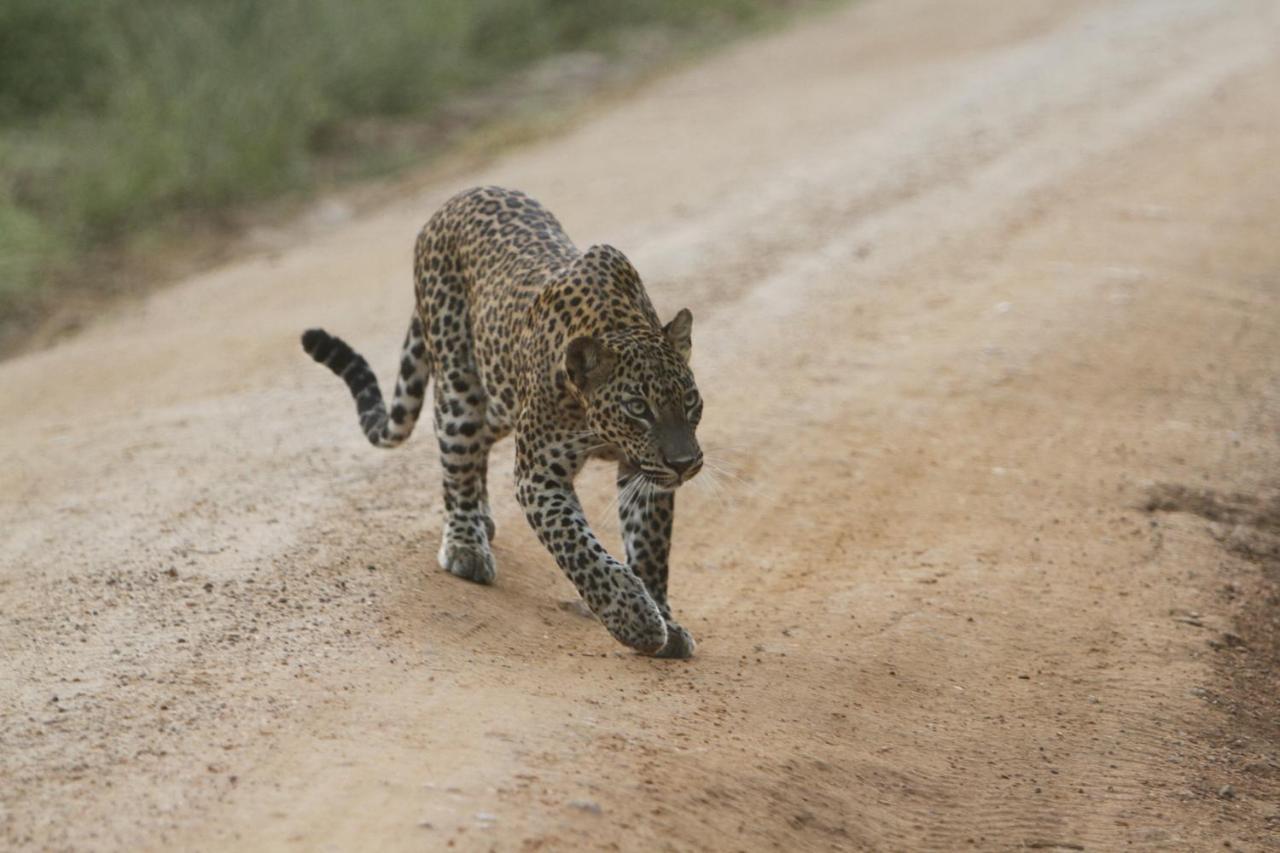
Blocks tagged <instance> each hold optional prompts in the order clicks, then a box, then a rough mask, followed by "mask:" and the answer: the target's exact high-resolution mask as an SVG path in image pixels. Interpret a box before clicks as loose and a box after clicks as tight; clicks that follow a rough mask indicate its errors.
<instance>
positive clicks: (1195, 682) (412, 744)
mask: <svg viewBox="0 0 1280 853" xmlns="http://www.w3.org/2000/svg"><path fill="white" fill-rule="evenodd" d="M1277 45H1280V4H1277V3H1275V2H1268V0H1233V2H1230V3H1227V2H1222V0H1117V1H1116V2H1094V1H1093V0H1070V2H1067V0H1021V1H1020V2H1018V3H1008V2H996V0H969V2H965V3H954V2H947V0H872V1H870V2H863V3H859V4H856V5H853V6H850V7H847V8H842V9H839V10H836V11H834V12H831V13H829V14H825V15H823V16H821V17H818V18H811V19H808V20H806V21H805V22H803V23H801V24H799V25H797V26H795V27H793V28H791V29H789V30H787V31H785V32H781V33H777V34H773V35H769V36H765V37H761V38H757V39H754V40H752V41H750V42H748V43H743V44H740V45H738V46H736V47H734V48H733V49H731V50H728V51H726V52H723V53H721V54H719V55H718V56H716V57H715V58H713V59H712V60H710V61H708V62H705V63H704V64H701V65H698V66H696V67H692V68H688V69H685V70H683V71H681V72H679V73H676V74H673V75H671V76H668V77H666V78H664V79H662V80H659V81H656V82H654V83H652V84H651V85H648V86H646V87H645V88H644V89H643V90H641V91H639V92H636V93H634V94H633V95H631V96H629V97H627V98H626V99H625V100H622V101H620V102H617V103H613V104H610V105H607V106H605V107H601V108H599V109H597V110H595V111H594V112H593V113H591V114H590V115H588V116H587V117H586V118H584V119H583V120H582V121H580V122H579V123H578V124H577V125H576V126H574V127H573V128H571V129H569V130H568V131H566V132H565V133H563V134H561V135H560V136H559V137H557V138H555V139H552V140H548V141H544V142H540V143H537V144H534V145H532V146H529V147H526V148H523V149H521V150H519V151H515V152H512V153H510V154H508V155H506V156H504V157H503V158H502V159H500V160H498V161H497V162H494V163H492V164H490V165H488V166H485V167H483V168H481V169H478V170H475V171H472V172H470V173H467V174H463V175H458V174H451V175H449V176H448V177H447V178H441V179H439V180H436V181H434V182H430V183H429V185H428V186H427V187H426V188H425V189H417V190H414V191H412V192H407V193H406V194H405V196H404V197H403V198H402V199H401V200H399V201H395V202H393V203H391V204H389V205H387V206H386V207H384V208H381V209H378V210H376V211H373V212H371V213H369V214H367V215H363V214H362V215H360V216H358V217H356V218H354V219H349V220H346V221H341V218H340V217H336V218H334V219H333V221H329V222H328V223H327V224H324V222H323V221H322V222H321V225H318V226H317V227H315V228H312V229H310V230H308V231H306V232H304V233H302V234H301V235H300V236H296V237H295V238H291V239H289V240H287V241H284V242H282V244H281V245H280V246H279V247H278V249H276V250H274V251H270V252H262V253H258V254H255V255H253V256H250V257H247V258H244V259H242V260H240V261H237V262H235V263H233V264H230V265H227V266H225V267H223V268H220V269H218V270H215V271H213V272H211V273H208V274H204V275H200V276H198V277H195V278H192V279H190V280H187V281H184V282H181V283H179V284H177V285H176V286H174V287H173V288H170V289H167V290H165V291H163V292H161V293H158V294H156V295H155V296H154V297H152V298H150V299H148V300H146V301H145V303H143V304H141V305H134V306H131V307H128V308H126V309H121V310H118V311H117V312H115V313H114V314H113V315H112V316H109V317H104V318H103V319H102V320H101V321H100V322H99V323H97V324H96V325H94V326H93V327H92V328H90V329H88V330H86V331H85V332H84V333H82V334H80V335H78V336H77V337H75V338H74V339H72V340H70V341H67V342H65V343H63V344H60V345H58V346H57V347H55V348H53V349H50V350H46V351H44V352H40V353H35V354H29V355H26V356H23V357H20V358H16V359H13V360H11V361H9V362H6V363H4V364H3V365H0V412H2V413H3V414H2V415H0V417H2V420H0V518H3V528H2V529H3V535H2V537H0V679H2V680H3V690H2V692H0V714H2V717H0V846H3V847H6V848H10V849H13V848H17V849H24V848H30V849H43V848H50V849H120V850H134V849H142V848H150V849H208V850H217V849H231V850H244V849H280V848H298V849H333V850H354V849H378V850H396V849H404V850H411V849H412V850H421V849H429V850H432V849H442V848H446V847H454V848H456V849H468V850H483V849H490V848H493V849H498V850H522V849H530V850H532V849H547V850H565V849H586V848H592V849H595V848H599V849H623V850H663V849H671V850H698V849H726V850H729V849H743V850H759V849H785V850H809V849H814V850H819V849H832V850H837V849H838V850H847V849H855V850H856V849H879V850H945V851H951V850H959V849H967V848H974V849H984V850H985V849H998V850H1002V849H1022V848H1032V849H1046V850H1053V849H1057V850H1079V849H1085V850H1119V849H1125V850H1129V849H1138V850H1170V849H1174V850H1208V849H1222V848H1223V847H1224V845H1227V846H1231V847H1232V848H1233V849H1235V848H1241V849H1255V850H1256V849H1274V848H1275V847H1276V846H1277V837H1278V835H1280V777H1278V774H1277V762H1278V761H1280V756H1278V752H1280V731H1278V724H1277V713H1278V711H1280V708H1278V707H1277V699H1276V697H1277V693H1278V691H1280V684H1277V677H1276V670H1275V668H1274V667H1273V665H1272V663H1273V659H1272V658H1271V657H1270V656H1269V655H1270V654H1271V653H1272V652H1274V651H1275V648H1276V645H1277V639H1276V638H1277V635H1278V633H1280V631H1278V630H1277V618H1276V612H1277V599H1276V597H1275V587H1274V586H1273V585H1270V582H1269V581H1268V573H1269V572H1270V573H1272V580H1274V573H1275V571H1276V560H1277V556H1278V554H1280V550H1278V549H1277V538H1276V537H1277V531H1278V530H1280V504H1277V503H1275V500H1276V498H1275V495H1276V487H1277V474H1278V473H1280V464H1278V463H1280V443H1278V441H1277V439H1278V437H1280V382H1278V380H1277V373H1278V368H1280V295H1278V294H1280V230H1278V226H1277V223H1280V143H1278V140H1280V96H1278V95H1277V89H1278V88H1280V49H1278V48H1277ZM479 183H499V184H504V185H511V186H517V187H520V188H523V189H525V190H527V191H529V192H530V193H532V194H534V195H535V196H537V197H539V198H540V199H541V200H542V201H544V203H546V204H547V205H548V206H549V207H550V208H551V209H552V210H554V211H555V212H556V213H557V214H558V215H559V216H560V218H561V219H562V221H563V222H564V223H565V225H566V227H567V228H568V230H569V232H570V233H571V234H572V235H574V237H575V239H576V240H577V241H578V243H579V245H581V246H587V245H589V244H591V243H594V242H610V243H612V244H614V245H616V246H618V247H620V248H621V249H623V251H625V252H626V253H628V254H629V255H630V257H631V258H632V260H633V261H634V262H635V263H636V265H637V266H638V268H639V269H640V270H641V272H642V274H643V275H644V276H645V278H646V281H647V283H648V287H649V290H650V292H651V294H652V296H653V297H654V299H655V302H656V303H657V304H658V306H659V308H660V311H661V312H662V313H663V314H668V315H669V314H671V313H673V312H674V311H676V310H677V309H678V308H680V307H682V306H686V305H687V306H689V307H690V308H692V310H693V313H694V316H695V318H696V319H695V327H694V335H695V362H694V364H695V369H696V371H697V374H698V377H699V382H700V385H701V388H702V390H703V394H704V397H705V399H706V411H707V414H706V418H705V420H704V425H703V427H702V430H701V434H702V438H703V441H704V443H705V444H706V446H707V447H708V449H709V452H710V454H711V458H712V459H713V461H715V463H716V465H717V466H718V467H719V468H720V469H721V470H720V472H719V474H718V476H716V477H714V478H713V476H712V475H713V474H715V473H716V472H710V473H709V474H707V475H703V476H701V477H699V478H698V480H695V481H694V482H693V483H692V484H690V485H689V486H688V487H686V488H685V489H684V490H683V491H682V492H681V494H680V497H679V505H680V512H679V517H678V519H677V530H676V545H675V550H674V556H673V581H672V587H673V590H672V595H673V601H674V602H675V606H676V608H677V611H678V613H679V615H680V617H681V621H682V622H683V623H684V624H685V625H686V626H688V627H689V628H690V630H691V631H692V632H693V633H694V634H695V636H696V637H697V638H698V640H699V643H700V645H699V649H698V654H697V656H696V657H695V658H694V659H693V660H691V661H688V662H670V661H656V660H651V659H648V658H644V657H639V656H636V655H633V654H631V653H629V652H628V651H626V650H624V649H623V648H621V647H620V646H618V645H616V644H615V643H614V642H613V641H612V640H611V639H610V638H609V636H608V635H607V634H606V633H605V631H604V630H603V629H602V628H601V627H600V626H599V625H597V624H595V623H593V622H592V621H590V620H589V619H585V618H583V617H581V616H579V615H577V614H576V613H574V612H573V611H572V610H571V609H569V608H566V607H564V606H563V603H564V602H566V601H569V600H571V599H572V598H573V591H572V588H571V587H570V586H569V584H568V583H567V582H566V581H565V580H564V579H563V578H562V577H560V576H559V574H558V573H557V571H556V570H555V567H554V565H553V563H552V562H551V560H550V558H549V557H548V556H547V554H546V553H544V551H543V550H542V549H541V548H540V547H539V546H538V545H537V543H536V541H535V539H534V538H533V536H532V534H531V533H530V532H529V530H528V529H527V528H526V526H525V524H524V522H523V520H522V519H521V517H520V514H519V512H518V509H517V507H516V505H515V502H514V499H513V498H512V497H511V496H510V491H511V490H510V483H511V447H510V444H509V443H506V444H504V445H502V446H501V447H500V448H499V451H498V452H497V453H495V457H494V460H495V461H494V472H493V476H492V477H491V483H493V484H494V492H495V495H496V507H495V510H496V518H497V523H498V530H499V535H498V540H497V544H496V550H497V556H498V559H499V579H498V582H497V585H496V586H494V587H492V588H481V587H477V586H473V585H469V584H467V583H464V582H462V581H459V580H457V579H455V578H452V577H450V576H447V575H445V574H442V573H441V572H439V571H438V570H437V568H436V566H435V560H434V554H435V550H436V544H437V540H438V537H439V534H440V500H439V486H438V475H437V462H436V459H435V454H434V452H433V451H434V448H433V442H432V441H431V440H430V436H429V435H426V434H419V435H417V436H415V438H414V439H413V440H412V441H411V442H410V443H409V444H408V445H406V446H405V447H404V448H402V449H400V450H398V451H395V452H382V451H377V450H374V449H372V448H370V447H369V446H368V445H367V444H366V443H365V441H364V439H363V437H362V436H361V434H360V432H359V430H358V429H357V426H356V423H355V418H354V416H353V412H352V407H351V404H350V401H349V399H348V398H347V395H346V392H345V390H344V389H343V388H342V387H341V385H340V384H338V383H337V382H335V381H334V380H333V378H332V377H330V376H328V375H326V374H325V373H324V372H323V371H321V370H320V369H318V368H317V367H316V366H315V365H314V364H311V363H310V362H309V361H308V360H307V359H306V358H305V357H304V355H303V354H302V352H301V350H300V348H299V346H298V343H297V335H298V333H299V332H300V331H301V330H302V329H303V328H305V327H307V326H311V325H324V326H326V327H329V328H330V329H333V330H334V331H336V332H339V333H341V334H343V336H344V337H346V338H347V339H348V340H350V341H352V342H353V343H354V344H355V345H356V346H357V347H358V348H360V349H362V350H364V351H365V353H366V354H367V355H368V356H369V357H370V358H371V360H372V362H373V363H374V365H375V367H376V368H378V369H380V370H383V371H385V372H384V377H389V376H391V375H392V371H393V370H394V366H395V360H396V350H397V347H398V345H399V342H400V336H401V333H402V330H403V328H404V323H405V320H406V317H407V316H408V313H409V309H410V304H411V291H412V286H411V281H410V251H411V244H412V240H413V236H414V233H415V232H416V230H417V228H418V226H419V225H420V223H421V222H422V221H423V220H424V219H425V218H426V216H427V215H429V214H430V212H431V211H432V210H433V209H434V208H435V207H436V206H437V205H438V204H440V202H441V201H442V200H443V199H444V198H446V197H447V196H448V195H450V194H451V193H453V192H455V191H456V190H458V189H461V188H463V187H464V186H467V185H472V184H479ZM322 219H323V218H322ZM611 480H612V477H611V472H610V471H609V470H608V469H607V468H605V467H603V466H602V467H600V468H596V469H592V470H590V471H589V472H588V473H587V474H586V475H585V476H584V478H583V481H582V491H583V494H584V498H585V500H586V502H587V505H588V508H589V511H591V512H593V513H594V514H595V515H596V516H599V518H598V521H597V525H598V526H599V527H600V528H603V529H604V530H606V531H610V532H609V536H610V540H611V541H612V540H613V539H616V526H615V524H611V522H610V521H609V520H608V519H607V518H606V517H604V516H605V515H606V509H607V506H608V504H609V500H610V497H611V495H610V488H611ZM713 480H714V481H713ZM611 528H612V529H611Z"/></svg>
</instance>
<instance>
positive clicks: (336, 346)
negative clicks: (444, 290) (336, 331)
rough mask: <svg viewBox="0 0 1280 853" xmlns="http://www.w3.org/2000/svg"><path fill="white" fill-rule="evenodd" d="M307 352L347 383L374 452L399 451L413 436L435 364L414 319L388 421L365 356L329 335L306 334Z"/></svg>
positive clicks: (321, 331) (317, 331) (320, 331)
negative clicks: (431, 364) (430, 361)
mask: <svg viewBox="0 0 1280 853" xmlns="http://www.w3.org/2000/svg"><path fill="white" fill-rule="evenodd" d="M302 348H303V349H304V350H306V351H307V355H309V356H311V357H312V358H313V359H315V360H316V361H317V362H319V363H320V364H323V365H324V366H325V367H327V368H329V369H330V370H332V371H333V372H334V373H335V374H337V375H338V376H340V377H342V381H343V382H346V383H347V388H349V389H351V396H352V397H354V398H355V401H356V414H357V415H358V416H359V418H360V428H361V429H362V430H364V434H365V437H366V438H368V439H369V443H370V444H372V445H374V446H375V447H395V446H396V445H397V444H399V443H400V442H402V441H404V440H405V439H406V438H408V437H409V435H410V434H411V433H412V432H413V426H414V424H415V423H417V420H418V415H419V413H420V412H421V411H422V404H423V400H424V398H425V396H426V387H427V380H428V378H429V376H430V363H429V357H428V354H427V350H426V345H425V342H424V341H423V337H422V323H421V322H420V321H419V320H418V318H417V316H414V318H413V319H412V320H410V322H409V331H408V333H407V334H406V335H405V339H404V346H403V347H402V351H401V355H400V375H399V376H398V377H397V379H396V392H395V399H394V400H393V403H394V405H393V406H392V407H391V416H390V417H389V418H388V417H387V406H386V403H385V402H383V399H382V389H380V388H379V387H378V377H376V376H374V374H373V371H372V370H371V369H370V368H369V362H367V361H365V359H364V356H362V355H360V353H358V352H356V351H355V350H353V349H352V348H351V347H350V346H348V345H347V343H346V341H344V340H342V339H341V338H335V337H334V336H333V335H331V334H329V333H328V332H326V331H325V330H324V329H307V331H305V332H303V333H302Z"/></svg>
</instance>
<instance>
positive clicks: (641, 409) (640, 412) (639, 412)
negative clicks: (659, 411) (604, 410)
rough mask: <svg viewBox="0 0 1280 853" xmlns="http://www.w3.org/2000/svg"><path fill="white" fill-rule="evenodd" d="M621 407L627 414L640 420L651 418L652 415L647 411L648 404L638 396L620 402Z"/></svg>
mask: <svg viewBox="0 0 1280 853" xmlns="http://www.w3.org/2000/svg"><path fill="white" fill-rule="evenodd" d="M622 408H623V409H625V410H626V412H627V414H628V415H631V417H633V418H640V419H641V420H646V421H649V420H653V416H652V415H651V414H650V413H649V404H648V403H646V402H645V401H644V400H641V399H640V398H638V397H633V398H632V399H630V400H627V401H626V402H625V403H623V404H622Z"/></svg>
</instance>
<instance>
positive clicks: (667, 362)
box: [570, 331, 702, 491]
mask: <svg viewBox="0 0 1280 853" xmlns="http://www.w3.org/2000/svg"><path fill="white" fill-rule="evenodd" d="M595 346H596V348H595V349H594V350H593V351H592V352H591V353H590V355H589V357H588V361H590V362H591V365H592V368H591V369H590V370H588V371H587V372H585V373H583V372H579V373H578V377H579V378H580V379H581V380H582V384H581V385H579V386H578V387H579V388H580V389H585V390H584V392H583V393H582V394H581V399H582V402H583V405H584V407H585V409H586V417H587V424H588V426H589V427H590V428H591V431H592V433H593V434H594V435H595V436H596V437H597V438H598V439H599V440H600V441H602V442H606V443H608V444H609V445H611V446H613V447H615V448H617V449H618V450H619V451H621V453H622V455H623V456H624V457H625V458H626V461H627V463H628V464H630V466H631V467H633V468H635V469H636V470H638V471H639V472H640V474H641V476H643V477H644V478H645V479H646V480H647V481H648V482H649V483H650V484H651V485H653V486H655V487H656V488H658V489H661V490H663V491H670V490H673V489H675V488H677V487H679V486H680V485H681V484H683V483H686V482H688V481H689V480H691V479H692V478H693V477H694V476H696V475H697V473H698V472H699V471H700V470H702V449H701V447H699V445H698V438H697V435H696V430H697V427H698V422H699V420H701V418H702V397H701V395H700V394H699V393H698V386H697V383H696V382H695V381H694V378H693V371H692V370H690V369H689V365H688V363H687V362H686V360H685V357H684V356H683V355H682V354H681V353H680V352H678V351H677V350H676V348H675V347H673V346H672V344H671V343H670V341H668V340H667V339H666V338H665V337H664V336H662V335H658V334H654V333H648V334H644V333H637V332H634V331H628V332H625V333H609V334H606V335H604V336H602V337H601V338H600V339H598V340H596V341H595ZM570 377H571V379H572V378H574V370H573V369H570ZM575 384H577V383H576V381H575Z"/></svg>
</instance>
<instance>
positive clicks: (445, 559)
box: [439, 545, 497, 584]
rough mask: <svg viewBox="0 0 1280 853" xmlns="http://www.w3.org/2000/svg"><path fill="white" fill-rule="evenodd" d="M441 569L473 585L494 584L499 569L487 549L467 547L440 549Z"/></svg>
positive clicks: (457, 546)
mask: <svg viewBox="0 0 1280 853" xmlns="http://www.w3.org/2000/svg"><path fill="white" fill-rule="evenodd" d="M439 562H440V568H442V569H444V570H445V571H446V572H448V573H449V574H451V575H457V576H458V577H460V578H462V579H463V580H468V581H471V582H472V583H483V584H490V583H493V580H494V578H495V577H497V569H496V568H495V567H494V564H493V554H491V553H490V552H489V550H488V549H487V548H484V549H481V548H476V547H471V546H466V545H453V546H446V547H443V548H441V549H440V557H439Z"/></svg>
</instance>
